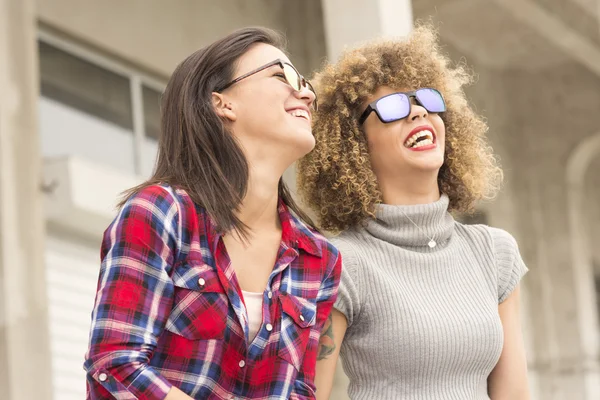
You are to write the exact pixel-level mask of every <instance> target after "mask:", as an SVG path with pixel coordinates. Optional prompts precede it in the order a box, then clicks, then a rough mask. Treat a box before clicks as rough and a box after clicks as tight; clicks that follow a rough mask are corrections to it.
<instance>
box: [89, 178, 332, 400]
mask: <svg viewBox="0 0 600 400" xmlns="http://www.w3.org/2000/svg"><path fill="white" fill-rule="evenodd" d="M278 211H279V217H280V219H281V226H282V240H281V244H280V247H279V252H278V256H277V261H276V263H275V266H274V269H273V271H272V273H271V275H270V277H269V281H268V284H267V288H266V290H265V291H264V293H263V321H262V325H261V327H260V329H259V332H258V334H257V336H256V338H255V339H254V340H253V341H252V342H251V343H249V340H248V317H247V313H246V309H245V305H244V302H243V300H242V295H241V289H240V287H239V284H238V282H237V279H236V277H235V273H234V269H233V267H232V266H231V264H230V262H229V257H228V255H227V251H226V249H225V246H224V244H223V241H222V240H221V235H219V234H218V233H217V232H216V229H215V225H214V223H213V222H212V220H211V218H210V217H209V216H208V215H207V213H206V211H205V210H204V209H203V208H201V207H198V206H196V205H195V204H194V203H193V202H192V200H191V199H190V197H189V196H188V195H187V194H186V193H185V192H184V191H182V190H174V189H173V188H171V187H168V186H151V187H148V188H145V189H143V190H142V191H140V192H139V193H138V194H136V195H135V196H133V197H132V198H131V199H130V200H129V201H128V202H127V203H126V204H125V206H124V207H123V208H122V209H121V211H120V212H119V215H118V216H117V218H116V219H115V221H114V222H113V223H112V224H111V225H110V226H109V227H108V229H107V230H106V232H105V234H104V241H103V244H102V250H101V257H102V267H101V270H100V278H99V283H98V292H97V296H96V303H95V306H94V310H93V313H92V327H91V335H90V346H89V350H88V353H87V355H86V361H85V366H84V367H85V369H86V371H87V398H88V399H111V398H115V399H163V398H164V397H165V396H166V395H167V393H168V392H169V390H170V388H171V386H173V385H175V386H177V387H178V388H179V389H180V390H182V391H183V392H185V393H187V394H188V395H189V396H191V397H192V398H195V399H234V398H235V399H287V398H291V399H314V398H315V386H314V375H315V364H316V358H317V347H318V341H319V335H320V330H321V328H322V326H323V324H324V323H325V320H326V318H327V317H328V315H329V313H330V312H331V308H332V306H333V303H334V301H335V298H336V296H337V287H338V284H339V279H340V272H341V259H340V257H339V256H338V252H337V250H336V249H335V248H334V247H333V246H332V245H331V244H329V242H327V241H326V239H325V238H324V237H322V236H321V235H319V234H317V233H315V232H313V231H311V230H310V229H308V228H307V227H306V226H305V225H304V224H302V223H301V222H300V221H299V220H298V219H296V218H295V217H294V216H293V215H292V214H291V213H290V212H289V211H288V209H287V207H286V206H285V204H283V202H281V201H280V202H279V207H278Z"/></svg>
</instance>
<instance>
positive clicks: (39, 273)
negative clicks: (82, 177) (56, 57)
mask: <svg viewBox="0 0 600 400" xmlns="http://www.w3.org/2000/svg"><path fill="white" fill-rule="evenodd" d="M36 31H37V23H36V16H35V2H34V0H0V88H1V90H0V398H1V399H3V400H31V399H51V398H52V381H51V376H50V373H51V369H50V364H51V362H50V349H49V335H48V315H47V307H46V303H47V297H46V279H45V265H44V216H43V211H42V201H43V197H42V192H41V191H40V177H41V157H40V151H39V148H40V144H39V139H38V129H37V119H38V116H37V104H38V96H39V93H38V91H39V89H38V87H39V82H38V61H37V45H36ZM82 384H83V383H82Z"/></svg>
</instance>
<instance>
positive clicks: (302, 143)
mask: <svg viewBox="0 0 600 400" xmlns="http://www.w3.org/2000/svg"><path fill="white" fill-rule="evenodd" d="M295 139H296V140H294V147H295V148H296V149H297V150H298V152H302V155H301V156H300V157H302V156H305V155H306V154H308V153H310V152H311V151H312V150H313V149H314V148H315V137H314V136H313V134H312V131H306V132H299V133H298V135H297V136H295Z"/></svg>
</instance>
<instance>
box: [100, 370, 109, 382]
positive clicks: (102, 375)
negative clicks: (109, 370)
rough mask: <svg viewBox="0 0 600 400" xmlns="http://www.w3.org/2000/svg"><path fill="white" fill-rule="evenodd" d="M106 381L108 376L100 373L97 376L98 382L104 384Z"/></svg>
mask: <svg viewBox="0 0 600 400" xmlns="http://www.w3.org/2000/svg"><path fill="white" fill-rule="evenodd" d="M107 379H108V375H106V374H105V373H104V372H102V373H101V374H100V375H98V380H99V381H100V382H105V381H106V380H107Z"/></svg>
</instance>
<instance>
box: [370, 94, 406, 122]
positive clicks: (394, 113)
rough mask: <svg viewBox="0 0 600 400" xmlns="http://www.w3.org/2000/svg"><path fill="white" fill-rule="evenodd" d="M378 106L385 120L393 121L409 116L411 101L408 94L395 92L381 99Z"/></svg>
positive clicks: (380, 114) (378, 110)
mask: <svg viewBox="0 0 600 400" xmlns="http://www.w3.org/2000/svg"><path fill="white" fill-rule="evenodd" d="M376 107H377V112H378V113H379V116H380V117H381V119H382V121H383V122H392V121H397V120H399V119H402V118H406V116H408V113H409V110H410V102H409V100H408V96H407V95H405V94H402V93H394V94H392V95H389V96H386V97H383V98H381V99H379V101H378V102H377V105H376Z"/></svg>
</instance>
